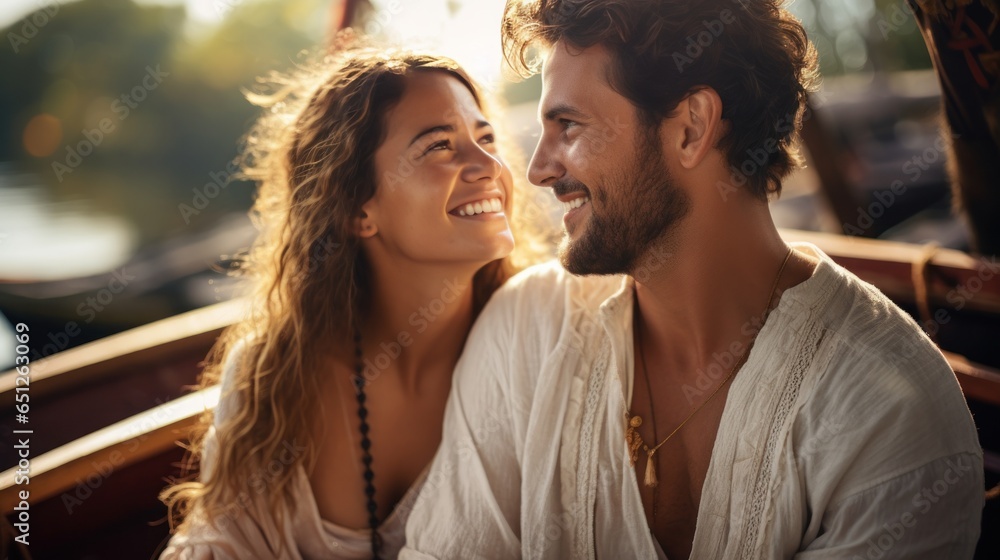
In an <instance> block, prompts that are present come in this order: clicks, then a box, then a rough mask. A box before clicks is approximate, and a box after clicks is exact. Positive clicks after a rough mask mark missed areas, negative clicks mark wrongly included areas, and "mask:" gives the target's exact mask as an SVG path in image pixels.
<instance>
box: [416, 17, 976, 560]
mask: <svg viewBox="0 0 1000 560" xmlns="http://www.w3.org/2000/svg"><path fill="white" fill-rule="evenodd" d="M503 35H504V47H505V54H506V57H507V59H508V61H510V62H511V63H512V64H513V65H514V67H515V68H519V69H521V70H524V71H529V72H530V71H532V70H533V69H534V68H535V64H534V59H533V57H532V56H531V54H532V53H533V52H541V53H542V54H543V56H544V65H543V67H542V69H541V72H542V79H543V92H542V98H541V102H540V107H539V115H540V119H541V122H542V132H541V137H540V139H539V143H538V147H537V149H536V151H535V153H534V156H533V158H532V161H531V165H530V166H529V179H530V180H531V181H532V182H533V183H535V184H536V185H539V186H542V187H546V188H551V189H552V192H553V194H554V195H555V196H556V198H558V199H559V200H560V201H561V202H563V203H564V204H565V206H566V209H567V212H566V215H565V217H564V222H565V229H566V236H565V239H564V242H563V244H562V246H561V249H560V261H561V262H560V263H550V264H547V265H542V266H540V267H536V268H533V269H530V270H528V271H526V272H525V273H524V274H522V275H520V276H519V277H516V278H515V279H513V280H512V281H510V282H509V283H508V284H507V285H506V286H505V287H504V288H503V289H501V290H500V291H499V292H498V293H497V294H495V295H494V297H493V299H492V300H491V301H490V303H489V304H488V305H487V307H486V308H485V309H484V311H483V313H482V315H481V316H480V318H479V320H478V322H477V323H476V325H475V327H474V329H473V331H472V332H471V334H470V336H469V339H468V341H467V343H466V346H465V350H464V354H463V357H462V359H461V360H460V362H459V364H458V366H457V370H456V373H455V378H454V381H453V389H452V394H451V397H450V400H449V403H448V407H447V412H446V416H445V426H444V437H443V441H442V445H441V448H440V449H439V451H438V454H437V456H436V458H435V461H434V463H433V467H432V470H431V472H430V474H429V476H428V481H427V483H426V485H425V487H424V489H423V491H422V492H421V495H420V497H419V498H418V501H417V503H416V505H415V509H414V511H413V512H412V515H411V516H410V521H409V525H408V527H407V548H406V549H404V551H403V552H402V554H401V556H400V557H401V558H404V559H417V558H421V559H422V558H574V559H585V558H670V559H671V560H678V559H683V558H696V559H710V560H716V559H730V558H734V559H735V558H746V559H762V560H763V559H774V558H797V559H802V560H806V559H809V560H816V559H834V558H836V559H847V558H863V559H876V558H908V559H911V558H926V559H942V558H948V559H958V558H971V557H972V554H973V551H974V549H975V546H976V541H977V539H978V535H979V519H980V513H981V509H982V506H983V491H984V483H983V463H982V450H981V449H980V447H979V443H978V440H977V436H976V429H975V426H974V424H973V421H972V418H971V416H970V414H969V410H968V408H967V406H966V404H965V401H964V399H963V396H962V394H961V392H960V389H959V386H958V383H957V381H956V379H955V376H954V374H953V373H952V371H951V369H950V368H949V366H948V364H947V362H946V361H945V359H944V358H943V357H942V355H941V353H940V352H939V351H938V350H937V349H936V347H935V346H934V345H933V343H932V342H931V341H930V340H929V339H928V338H927V337H926V336H925V335H924V334H923V333H922V332H921V331H920V330H919V328H918V326H917V325H916V323H915V322H914V321H913V320H912V319H911V318H910V317H909V316H908V315H906V314H905V313H904V312H903V311H901V310H900V309H899V308H897V307H896V306H895V305H894V304H893V303H892V302H891V301H889V300H888V299H887V298H886V297H885V296H883V295H882V294H881V293H879V292H878V291H877V290H876V289H875V288H873V287H872V286H870V285H868V284H866V283H864V282H862V281H861V280H859V279H858V278H857V277H855V276H853V275H852V274H851V273H849V272H848V271H847V270H845V269H843V268H842V267H840V266H838V265H837V264H835V263H834V262H833V261H832V260H830V258H829V257H828V256H827V255H825V254H824V253H823V252H822V251H820V250H819V249H818V248H817V247H815V246H812V245H808V244H795V245H792V246H789V245H788V244H786V243H785V242H784V241H783V240H782V238H781V237H780V236H779V234H778V231H777V229H776V228H775V226H774V223H773V221H772V219H771V215H770V213H769V211H768V206H767V202H768V199H769V197H773V196H777V195H778V194H779V193H780V190H781V181H782V179H783V178H784V177H785V176H786V175H787V174H788V172H789V171H790V170H791V169H792V168H793V167H794V165H795V163H796V156H795V153H794V151H793V148H792V145H793V136H794V134H795V132H796V130H797V128H798V126H799V125H800V124H801V120H802V118H803V106H804V101H805V99H806V95H807V92H808V91H809V89H810V85H811V81H812V79H813V76H814V74H815V51H814V49H813V48H812V46H811V45H810V43H809V41H808V39H807V38H806V36H805V32H804V30H803V29H802V26H801V24H800V23H799V22H798V21H797V20H796V19H795V18H794V17H793V16H791V15H790V14H789V13H788V12H787V11H785V10H784V9H783V8H782V7H781V5H780V2H778V1H775V0H751V1H741V2H734V1H731V0H629V1H622V0H531V1H527V2H525V1H513V0H512V1H511V2H509V3H508V5H507V8H506V10H505V15H504V21H503Z"/></svg>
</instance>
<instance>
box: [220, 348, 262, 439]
mask: <svg viewBox="0 0 1000 560" xmlns="http://www.w3.org/2000/svg"><path fill="white" fill-rule="evenodd" d="M252 344H253V339H252V337H250V336H246V337H243V338H241V339H239V340H237V341H236V342H235V343H233V345H232V346H231V347H230V348H229V349H228V350H227V351H226V354H225V357H224V358H223V360H222V368H221V372H220V379H219V386H220V392H219V404H218V405H216V407H215V422H214V423H215V425H219V424H220V423H221V421H222V420H224V419H226V418H229V417H230V416H231V415H232V414H233V412H234V411H236V410H237V409H238V408H239V406H240V402H239V399H240V397H239V392H238V390H237V385H238V382H239V375H238V371H237V370H238V369H239V368H240V366H241V364H242V363H243V361H244V359H245V357H246V354H247V352H249V351H250V348H251V347H252Z"/></svg>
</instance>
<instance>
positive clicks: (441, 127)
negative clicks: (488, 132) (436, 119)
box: [410, 120, 493, 146]
mask: <svg viewBox="0 0 1000 560" xmlns="http://www.w3.org/2000/svg"><path fill="white" fill-rule="evenodd" d="M488 126H490V127H491V126H493V125H491V124H490V123H488V122H486V121H483V120H479V121H476V129H477V130H478V129H480V128H485V127H488ZM435 132H455V127H454V126H452V125H450V124H438V125H434V126H431V127H427V128H425V129H424V130H421V131H420V132H419V133H417V135H416V136H414V137H413V140H410V145H411V146H412V145H413V144H414V143H416V141H417V140H420V139H421V138H423V137H424V136H427V135H428V134H434V133H435Z"/></svg>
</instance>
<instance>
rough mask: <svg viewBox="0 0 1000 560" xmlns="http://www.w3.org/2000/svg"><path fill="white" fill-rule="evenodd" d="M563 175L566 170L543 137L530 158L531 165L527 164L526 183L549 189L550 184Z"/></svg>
mask: <svg viewBox="0 0 1000 560" xmlns="http://www.w3.org/2000/svg"><path fill="white" fill-rule="evenodd" d="M565 174H566V169H565V168H564V167H563V166H562V163H561V162H560V161H559V157H558V154H557V153H556V151H555V150H553V149H552V148H551V147H550V146H549V142H548V141H547V140H546V138H545V136H544V135H543V136H542V137H541V138H539V140H538V145H537V146H536V147H535V153H534V154H532V156H531V163H529V164H528V181H531V183H532V184H533V185H537V186H539V187H551V186H552V183H554V182H556V181H558V180H559V179H560V178H562V176H563V175H565Z"/></svg>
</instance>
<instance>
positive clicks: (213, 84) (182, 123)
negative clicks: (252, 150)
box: [0, 0, 328, 242]
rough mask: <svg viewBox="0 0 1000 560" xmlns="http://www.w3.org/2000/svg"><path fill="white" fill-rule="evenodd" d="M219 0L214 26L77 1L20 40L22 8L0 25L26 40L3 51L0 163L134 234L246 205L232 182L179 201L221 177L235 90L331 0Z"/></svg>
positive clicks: (196, 223) (309, 43)
mask: <svg viewBox="0 0 1000 560" xmlns="http://www.w3.org/2000/svg"><path fill="white" fill-rule="evenodd" d="M217 3H218V4H217V9H219V10H220V11H225V12H227V13H226V17H225V19H224V20H223V21H222V23H221V24H219V25H218V26H214V27H210V28H201V29H199V28H196V27H193V26H192V25H191V23H190V22H188V21H187V18H186V14H185V11H184V9H183V7H167V6H155V5H147V4H141V5H139V4H136V3H134V2H133V1H132V0H81V1H80V2H75V3H70V4H66V5H62V6H59V8H58V10H57V11H56V12H55V13H54V14H52V15H51V16H49V17H47V19H46V20H45V21H46V23H45V24H44V26H40V27H38V28H37V32H36V33H34V34H33V36H32V37H30V38H28V37H25V36H24V35H21V33H22V30H23V28H24V26H25V24H26V22H30V21H32V18H31V16H29V17H28V18H26V19H25V20H22V21H20V22H17V23H15V24H13V25H12V26H10V27H9V28H8V29H5V30H3V36H4V37H7V38H8V39H9V38H10V37H12V35H11V34H15V35H17V36H19V37H24V38H25V40H24V41H19V40H17V39H16V38H15V39H14V40H13V41H14V42H15V43H16V48H15V47H13V46H12V48H4V49H0V75H2V76H4V79H2V80H0V106H2V107H3V111H0V131H2V132H0V161H13V162H15V163H16V165H17V168H18V169H19V170H21V171H25V172H32V173H34V174H36V175H37V177H38V178H39V180H40V181H41V183H43V186H45V187H48V188H49V189H51V191H52V192H53V194H54V195H55V196H56V197H57V198H60V197H66V196H73V197H84V198H89V199H93V200H95V201H97V202H98V203H99V204H100V205H101V206H103V207H104V208H106V209H108V210H110V211H113V212H116V213H119V214H121V215H123V216H125V217H126V218H128V219H129V220H131V221H132V222H133V223H134V225H135V227H136V229H137V231H138V233H139V234H140V238H141V241H143V242H148V241H151V240H154V239H160V238H163V237H164V236H169V235H171V234H175V233H178V232H179V231H193V230H197V229H202V228H207V227H210V226H212V225H213V223H214V221H215V218H218V217H219V216H220V215H223V214H225V213H228V212H232V211H233V210H240V211H243V210H245V209H246V208H247V207H248V206H249V203H250V200H251V189H248V188H241V187H238V186H236V185H233V186H231V187H229V188H226V189H218V190H219V194H218V195H217V196H216V197H215V198H209V199H208V202H209V204H208V205H207V206H204V207H203V209H202V210H200V211H199V213H198V214H196V215H190V214H189V215H187V216H183V215H182V213H181V212H180V210H179V206H180V205H181V204H187V205H192V202H193V201H194V200H195V199H196V198H197V196H198V195H197V194H196V191H198V192H200V193H201V195H205V194H206V189H205V186H206V185H207V184H210V183H218V182H220V181H224V179H225V176H226V175H227V171H226V168H227V164H228V163H229V162H230V161H231V160H232V158H233V157H234V156H235V155H236V149H237V142H238V140H239V138H240V137H241V136H242V135H243V134H244V133H245V132H246V129H247V128H248V127H249V125H250V123H252V121H253V118H254V116H255V114H256V109H255V108H254V107H252V106H251V105H250V104H249V103H248V102H247V101H246V100H245V99H244V98H243V95H242V93H241V88H246V87H249V86H251V85H252V84H253V81H254V79H255V78H256V77H257V76H261V75H264V74H266V73H267V72H268V71H270V70H272V69H279V70H285V69H288V68H289V67H290V66H292V65H293V64H294V63H295V62H296V60H297V58H298V55H299V53H301V52H302V51H303V50H304V49H310V48H312V47H313V46H314V45H316V44H317V43H319V42H321V41H322V39H323V33H324V31H325V29H324V21H325V17H326V14H327V10H328V2H327V1H325V0H285V1H280V2H279V1H259V0H245V1H242V2H241V1H240V0H217ZM9 40H10V39H9ZM220 178H221V179H220ZM207 191H208V193H214V192H215V190H214V189H213V188H211V187H209V189H207ZM189 228H193V230H189Z"/></svg>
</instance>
